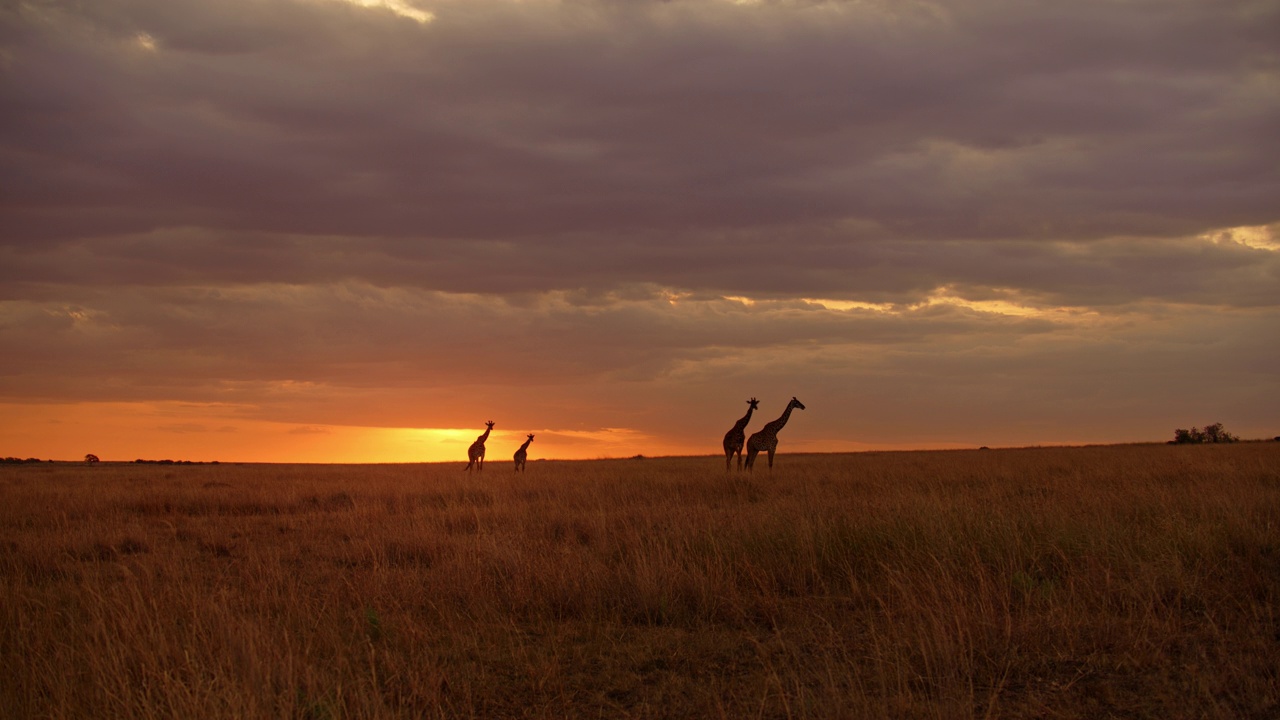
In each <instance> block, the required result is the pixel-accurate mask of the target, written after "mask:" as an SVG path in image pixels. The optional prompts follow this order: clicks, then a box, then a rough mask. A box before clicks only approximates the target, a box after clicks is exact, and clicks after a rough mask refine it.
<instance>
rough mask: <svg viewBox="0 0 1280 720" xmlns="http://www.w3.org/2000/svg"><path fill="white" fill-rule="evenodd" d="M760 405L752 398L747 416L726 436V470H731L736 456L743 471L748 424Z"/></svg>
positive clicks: (734, 425)
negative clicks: (743, 449)
mask: <svg viewBox="0 0 1280 720" xmlns="http://www.w3.org/2000/svg"><path fill="white" fill-rule="evenodd" d="M759 405H760V401H759V400H756V399H755V398H751V399H750V400H748V401H747V414H746V415H743V416H742V418H741V419H740V420H738V422H736V423H734V424H733V427H732V428H730V429H729V432H727V433H725V434H724V469H725V470H726V471H727V470H728V469H729V462H730V461H731V460H732V459H733V456H734V455H735V454H736V455H737V456H738V469H739V470H741V469H742V444H743V443H744V442H746V441H747V423H749V422H751V413H752V412H754V411H755V410H756V409H757V407H758V406H759Z"/></svg>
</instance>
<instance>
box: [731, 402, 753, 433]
mask: <svg viewBox="0 0 1280 720" xmlns="http://www.w3.org/2000/svg"><path fill="white" fill-rule="evenodd" d="M753 412H755V408H753V407H749V408H747V414H746V415H743V416H742V419H741V420H739V421H738V423H737V424H736V425H734V428H736V429H738V430H741V429H743V428H745V427H746V426H747V423H749V422H751V413H753Z"/></svg>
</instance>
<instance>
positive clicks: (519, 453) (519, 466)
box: [515, 433, 533, 472]
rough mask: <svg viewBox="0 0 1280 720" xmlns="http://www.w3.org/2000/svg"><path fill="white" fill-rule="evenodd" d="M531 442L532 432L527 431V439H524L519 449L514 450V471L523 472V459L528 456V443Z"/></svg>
mask: <svg viewBox="0 0 1280 720" xmlns="http://www.w3.org/2000/svg"><path fill="white" fill-rule="evenodd" d="M531 442H533V433H529V439H528V440H525V441H524V444H523V445H521V446H520V449H519V450H516V454H515V459H516V472H524V461H525V459H526V458H528V457H529V443H531Z"/></svg>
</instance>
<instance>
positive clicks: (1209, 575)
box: [0, 442, 1280, 719]
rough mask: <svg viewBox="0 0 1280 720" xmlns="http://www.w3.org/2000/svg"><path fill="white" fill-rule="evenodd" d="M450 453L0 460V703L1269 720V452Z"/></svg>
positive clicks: (430, 713) (1275, 560) (514, 713)
mask: <svg viewBox="0 0 1280 720" xmlns="http://www.w3.org/2000/svg"><path fill="white" fill-rule="evenodd" d="M464 464H465V463H451V464H442V465H434V464H433V465H366V466H358V465H348V466H337V465H234V464H221V465H190V466H188V465H135V464H112V463H103V464H99V465H97V466H84V465H79V464H72V463H56V464H51V463H42V464H33V465H15V466H2V467H0V580H2V582H0V613H3V622H0V667H3V668H4V671H3V672H0V717H5V718H85V717H93V718H179V717H182V718H196V717H199V718H315V719H321V718H324V719H330V718H332V719H338V718H402V717H403V718H415V717H422V718H471V717H476V718H510V717H529V718H563V717H584V718H585V717H592V718H596V717H610V718H612V717H617V718H687V717H694V718H703V717H708V718H717V717H724V718H753V717H760V718H862V717H902V718H915V717H921V718H969V717H1016V718H1021V717H1044V718H1085V717H1089V718H1093V717H1122V718H1181V717H1196V718H1199V717H1215V718H1275V717H1280V612H1278V611H1277V602H1278V601H1280V443H1275V442H1271V443H1240V444H1233V445H1216V446H1207V445H1196V446H1166V445H1130V446H1108V447H1086V448H1035V449H1016V450H989V451H977V450H975V451H940V452H896V453H863V454H847V455H807V456H806V455H788V454H786V453H785V452H784V453H782V454H780V455H779V457H778V459H777V464H776V466H775V468H774V470H773V472H772V473H769V472H768V471H767V470H766V469H763V467H758V468H757V469H756V472H755V473H754V474H753V475H751V476H747V475H741V474H726V473H725V471H724V463H723V459H722V458H714V457H706V458H659V459H629V460H598V461H584V462H568V461H565V462H558V461H546V462H530V463H529V465H528V472H527V473H525V474H523V475H517V474H515V473H513V472H512V471H511V463H510V461H507V462H499V461H496V460H493V459H491V460H490V462H489V463H488V464H487V465H486V467H485V470H484V471H483V472H482V473H471V474H464V473H462V472H461V468H462V467H463V465H464ZM762 466H763V464H762Z"/></svg>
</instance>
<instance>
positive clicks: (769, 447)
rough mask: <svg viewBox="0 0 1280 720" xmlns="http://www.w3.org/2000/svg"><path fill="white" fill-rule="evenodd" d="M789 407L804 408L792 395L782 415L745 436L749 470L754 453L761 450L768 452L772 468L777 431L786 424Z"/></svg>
mask: <svg viewBox="0 0 1280 720" xmlns="http://www.w3.org/2000/svg"><path fill="white" fill-rule="evenodd" d="M791 408H800V409H801V410H803V409H804V405H803V404H801V403H800V401H799V400H797V399H795V398H794V397H793V398H791V402H789V403H787V409H786V410H784V411H783V412H782V417H780V418H778V419H777V420H774V421H773V422H769V423H765V424H764V427H762V428H760V432H758V433H753V434H752V435H751V437H749V438H747V469H748V470H750V469H751V467H752V466H753V465H755V464H756V455H758V454H759V453H760V451H761V450H764V451H765V452H767V453H769V469H770V470H772V469H773V454H774V453H775V452H777V450H778V431H779V430H781V429H782V426H783V425H786V424H787V418H789V417H791Z"/></svg>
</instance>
